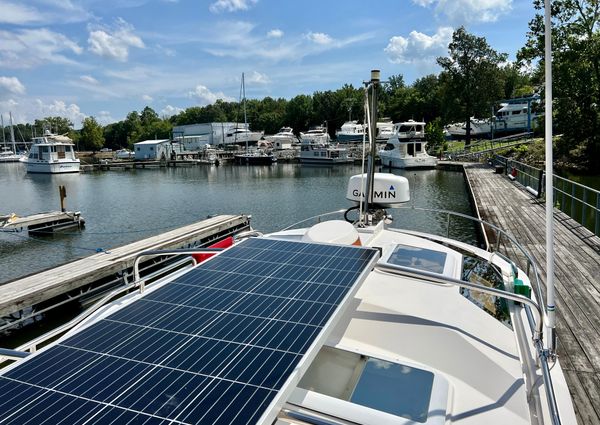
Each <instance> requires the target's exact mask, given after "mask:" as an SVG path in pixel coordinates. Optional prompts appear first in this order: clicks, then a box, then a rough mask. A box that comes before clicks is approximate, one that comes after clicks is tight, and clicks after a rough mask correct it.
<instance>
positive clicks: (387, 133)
mask: <svg viewBox="0 0 600 425" xmlns="http://www.w3.org/2000/svg"><path fill="white" fill-rule="evenodd" d="M393 135H394V123H393V122H392V121H391V120H385V121H377V141H378V142H387V140H388V139H389V138H390V137H392V136H393Z"/></svg>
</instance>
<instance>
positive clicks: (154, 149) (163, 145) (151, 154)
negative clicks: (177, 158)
mask: <svg viewBox="0 0 600 425" xmlns="http://www.w3.org/2000/svg"><path fill="white" fill-rule="evenodd" d="M133 149H134V152H135V159H136V160H144V159H146V160H157V159H158V160H167V159H171V156H172V155H173V152H175V154H179V153H181V152H182V149H181V145H180V144H179V143H177V142H171V141H170V140H169V139H160V140H144V141H143V142H138V143H134V144H133Z"/></svg>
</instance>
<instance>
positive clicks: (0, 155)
mask: <svg viewBox="0 0 600 425" xmlns="http://www.w3.org/2000/svg"><path fill="white" fill-rule="evenodd" d="M0 119H1V120H2V141H3V145H4V146H3V147H2V150H1V151H0V162H20V161H21V160H22V159H23V155H21V154H19V153H17V152H16V150H17V149H16V143H15V132H14V130H13V121H12V113H11V114H10V141H11V144H12V150H11V149H10V148H9V147H8V146H7V145H6V140H5V139H4V118H2V117H1V116H0Z"/></svg>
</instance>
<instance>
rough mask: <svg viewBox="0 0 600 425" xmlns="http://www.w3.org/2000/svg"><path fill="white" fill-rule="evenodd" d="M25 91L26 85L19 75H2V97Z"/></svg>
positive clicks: (0, 95) (0, 81)
mask: <svg viewBox="0 0 600 425" xmlns="http://www.w3.org/2000/svg"><path fill="white" fill-rule="evenodd" d="M24 93H25V86H24V85H23V84H21V82H20V81H19V79H18V78H17V77H0V99H3V98H4V97H5V96H6V95H15V94H16V95H22V94H24Z"/></svg>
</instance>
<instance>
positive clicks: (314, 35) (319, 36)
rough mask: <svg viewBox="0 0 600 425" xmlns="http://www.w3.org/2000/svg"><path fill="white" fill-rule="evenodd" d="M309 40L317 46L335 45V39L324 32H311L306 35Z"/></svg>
mask: <svg viewBox="0 0 600 425" xmlns="http://www.w3.org/2000/svg"><path fill="white" fill-rule="evenodd" d="M305 37H306V39H307V40H310V41H312V42H313V43H316V44H323V45H325V44H331V43H333V38H331V37H330V36H329V35H328V34H325V33H322V32H309V33H308V34H306V35H305Z"/></svg>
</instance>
